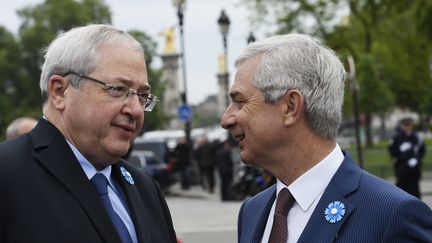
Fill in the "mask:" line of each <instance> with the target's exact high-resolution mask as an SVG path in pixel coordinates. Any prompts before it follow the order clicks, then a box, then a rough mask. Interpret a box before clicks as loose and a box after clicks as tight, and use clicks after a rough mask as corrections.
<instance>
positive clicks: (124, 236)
mask: <svg viewBox="0 0 432 243" xmlns="http://www.w3.org/2000/svg"><path fill="white" fill-rule="evenodd" d="M90 181H91V183H92V184H93V186H94V187H95V189H96V192H97V194H98V196H99V199H100V200H101V202H102V204H103V206H104V207H105V210H106V211H107V213H108V215H109V216H110V218H111V220H112V222H113V224H114V227H115V228H116V230H117V232H118V234H119V236H120V238H121V240H122V242H123V243H132V238H131V236H130V234H129V231H128V229H127V228H126V225H125V224H124V223H123V220H122V219H121V218H120V216H119V215H118V214H117V213H116V212H115V211H114V209H113V207H112V205H111V201H110V199H109V196H108V189H107V186H108V180H107V178H106V177H105V176H104V175H103V174H100V173H97V174H96V175H94V176H93V178H91V180H90Z"/></svg>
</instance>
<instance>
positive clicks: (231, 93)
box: [230, 91, 240, 100]
mask: <svg viewBox="0 0 432 243" xmlns="http://www.w3.org/2000/svg"><path fill="white" fill-rule="evenodd" d="M239 95H240V93H239V92H237V91H231V92H230V97H231V99H232V100H233V99H234V98H235V97H236V96H239Z"/></svg>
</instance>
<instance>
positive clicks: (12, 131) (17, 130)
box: [6, 117, 37, 139]
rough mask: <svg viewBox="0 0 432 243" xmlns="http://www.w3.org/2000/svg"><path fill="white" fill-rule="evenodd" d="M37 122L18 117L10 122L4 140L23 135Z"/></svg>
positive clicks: (28, 118)
mask: <svg viewBox="0 0 432 243" xmlns="http://www.w3.org/2000/svg"><path fill="white" fill-rule="evenodd" d="M36 124H37V121H36V120H35V119H33V118H30V117H20V118H17V119H15V120H13V121H12V122H11V124H9V126H8V127H7V129H6V139H12V138H15V137H17V136H19V135H21V134H23V133H26V132H29V131H31V130H32V129H33V128H34V127H35V126H36Z"/></svg>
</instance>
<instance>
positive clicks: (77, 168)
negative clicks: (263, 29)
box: [0, 25, 176, 243]
mask: <svg viewBox="0 0 432 243" xmlns="http://www.w3.org/2000/svg"><path fill="white" fill-rule="evenodd" d="M40 88H41V91H42V95H43V97H44V98H45V99H46V100H45V104H44V108H43V118H42V119H40V121H39V122H38V124H37V126H36V127H35V128H34V129H33V130H32V131H31V132H30V133H28V134H26V135H24V136H20V137H18V138H15V139H12V140H9V141H7V142H4V143H2V144H0V242H18V243H19V242H44V243H45V242H92V243H94V242H110V243H111V242H118V243H120V242H123V243H125V242H128V243H132V242H133V243H137V242H148V243H154V242H161V243H165V242H176V236H175V231H174V229H173V224H172V220H171V216H170V213H169V210H168V207H167V204H166V202H165V200H164V198H163V196H162V194H161V192H160V190H159V188H158V186H157V184H156V182H155V181H154V180H153V179H152V178H151V177H150V176H149V175H148V174H146V173H145V172H143V171H141V170H138V169H137V168H134V167H133V166H131V165H130V164H129V163H127V162H125V161H123V160H121V159H120V158H121V157H122V156H123V155H124V154H126V153H127V152H128V149H129V147H130V146H131V144H132V143H133V141H134V139H135V137H136V136H137V135H138V133H139V132H140V130H141V128H142V126H143V122H144V112H150V111H152V109H153V108H154V106H155V105H156V103H157V102H158V99H157V97H156V96H154V95H152V94H151V93H150V91H151V86H150V84H149V82H148V79H147V70H146V63H145V60H144V51H143V48H142V46H141V44H140V43H139V42H137V41H136V40H135V39H134V38H133V37H132V36H130V35H129V34H127V33H125V32H123V31H121V30H118V29H116V28H113V27H111V26H107V25H89V26H86V27H79V28H74V29H72V30H70V31H68V32H66V33H64V34H62V35H60V36H58V37H57V38H56V39H55V40H54V41H53V42H52V43H51V44H50V46H49V47H48V49H47V51H46V54H45V62H44V64H43V66H42V74H41V79H40Z"/></svg>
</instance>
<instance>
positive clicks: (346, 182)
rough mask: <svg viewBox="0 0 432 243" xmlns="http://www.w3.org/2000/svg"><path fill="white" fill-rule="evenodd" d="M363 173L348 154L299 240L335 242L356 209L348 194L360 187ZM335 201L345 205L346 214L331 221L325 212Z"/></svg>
mask: <svg viewBox="0 0 432 243" xmlns="http://www.w3.org/2000/svg"><path fill="white" fill-rule="evenodd" d="M361 174H362V171H361V170H360V168H359V167H358V166H357V165H356V164H355V162H354V161H353V160H352V159H351V157H350V156H349V155H348V154H346V155H345V159H344V161H343V162H342V164H341V166H340V167H339V169H338V171H337V172H336V174H335V175H334V176H333V178H332V180H331V181H330V183H329V185H328V186H327V188H326V190H325V191H324V194H323V196H322V197H321V199H320V201H319V202H318V204H317V206H316V208H315V210H314V212H313V213H312V216H311V218H310V219H309V221H308V223H307V225H306V227H305V229H304V230H303V233H302V234H301V236H300V238H299V241H298V242H333V241H334V240H335V239H336V237H337V236H338V232H339V231H340V229H341V228H342V226H343V225H344V223H345V222H346V220H347V219H348V218H349V216H350V214H351V213H352V212H353V211H354V210H355V207H356V206H355V203H354V202H352V201H350V200H349V198H347V196H348V195H349V194H351V193H352V192H354V191H356V190H357V189H358V187H359V183H360V177H361ZM335 201H339V202H341V203H343V204H344V205H345V214H344V215H343V217H342V219H341V220H340V221H338V222H335V223H330V222H328V221H327V220H326V218H325V214H324V212H325V209H326V208H327V206H328V205H329V204H330V203H332V202H335Z"/></svg>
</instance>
